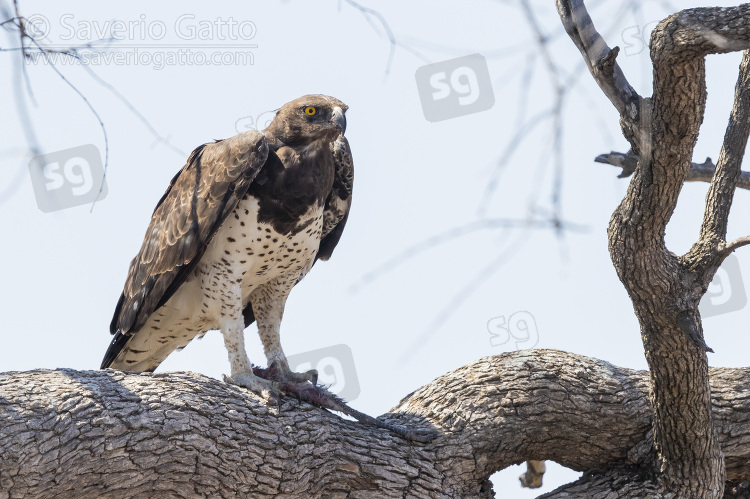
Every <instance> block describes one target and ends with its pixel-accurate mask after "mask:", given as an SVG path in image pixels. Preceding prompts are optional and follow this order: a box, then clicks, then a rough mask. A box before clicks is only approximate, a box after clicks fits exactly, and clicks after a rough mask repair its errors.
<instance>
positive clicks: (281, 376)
mask: <svg viewBox="0 0 750 499" xmlns="http://www.w3.org/2000/svg"><path fill="white" fill-rule="evenodd" d="M269 369H270V370H271V371H273V378H274V379H277V380H278V381H281V382H287V383H305V382H308V381H309V382H310V383H312V384H313V386H318V371H317V370H316V369H310V370H309V371H305V372H302V373H296V372H294V371H292V370H291V369H289V365H288V364H287V363H286V362H279V361H276V360H274V361H273V362H272V363H271V365H270V366H269Z"/></svg>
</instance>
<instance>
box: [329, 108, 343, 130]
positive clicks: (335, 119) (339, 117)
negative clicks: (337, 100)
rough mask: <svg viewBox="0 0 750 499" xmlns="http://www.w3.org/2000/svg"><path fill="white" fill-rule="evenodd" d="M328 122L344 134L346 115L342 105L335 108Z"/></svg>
mask: <svg viewBox="0 0 750 499" xmlns="http://www.w3.org/2000/svg"><path fill="white" fill-rule="evenodd" d="M328 123H330V124H331V125H333V126H335V127H336V128H338V129H339V130H341V133H342V134H343V133H344V132H346V116H344V111H342V110H341V108H340V107H334V108H333V114H332V115H331V120H330V121H329V122H328Z"/></svg>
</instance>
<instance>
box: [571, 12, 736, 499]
mask: <svg viewBox="0 0 750 499" xmlns="http://www.w3.org/2000/svg"><path fill="white" fill-rule="evenodd" d="M557 6H558V12H559V14H560V17H561V18H562V21H563V25H564V26H565V28H566V31H567V32H568V34H569V35H570V37H571V38H572V39H573V41H574V42H575V44H576V45H577V46H578V48H579V50H580V51H581V54H582V55H583V57H584V59H585V60H586V63H587V64H588V67H589V69H590V71H591V74H592V75H593V76H594V78H595V80H596V82H597V83H598V84H599V86H600V87H601V89H602V90H603V91H604V93H605V94H606V95H607V97H608V98H609V99H610V101H611V102H612V104H614V106H615V107H616V108H617V110H618V111H619V112H620V124H621V127H622V131H623V134H624V136H625V138H626V139H627V140H628V141H629V142H630V145H631V148H632V151H631V154H632V155H633V156H635V157H637V158H638V162H637V167H636V168H635V171H634V174H633V177H632V180H631V182H630V186H629V188H628V192H627V194H626V196H625V199H624V200H623V201H622V203H621V204H620V206H619V207H618V208H617V210H615V213H614V214H613V216H612V219H611V221H610V225H609V231H608V232H609V250H610V255H611V257H612V262H613V263H614V266H615V268H616V269H617V273H618V276H619V277H620V280H621V281H622V283H623V285H624V286H625V289H626V290H627V292H628V294H629V295H630V298H631V300H632V302H633V307H634V309H635V314H636V316H637V317H638V320H639V322H640V325H641V336H642V338H643V345H644V349H645V353H646V359H647V361H648V365H649V375H650V376H649V380H650V388H651V389H650V403H651V407H652V408H653V420H652V429H653V443H654V450H655V453H654V456H653V463H652V464H651V465H650V466H649V467H647V468H646V469H645V471H647V472H648V473H646V474H644V473H643V471H644V469H638V470H633V471H632V472H631V473H630V479H629V480H628V483H629V485H628V490H629V491H628V492H627V494H624V496H627V497H646V496H648V494H653V493H657V492H671V493H674V494H676V495H677V497H690V498H694V499H702V498H705V499H709V498H718V497H721V496H722V494H723V491H724V482H725V476H726V475H725V464H724V456H723V455H722V449H721V445H720V441H719V439H718V437H717V434H716V427H715V422H714V421H713V414H712V408H711V391H710V388H709V376H708V359H707V357H706V352H707V351H711V350H710V348H708V347H707V346H706V343H705V341H704V338H703V329H702V325H701V318H700V314H699V312H698V304H699V302H700V299H701V297H702V296H703V295H704V293H705V292H706V289H707V288H708V285H709V283H710V281H711V279H712V278H713V276H714V274H715V273H716V270H717V269H718V267H719V265H720V264H721V262H722V261H723V260H724V258H726V257H727V256H728V255H729V254H730V253H731V252H732V251H734V250H735V249H736V248H738V247H739V246H742V245H745V244H748V243H749V242H750V239H748V238H743V239H741V240H738V241H735V242H732V243H727V242H726V233H727V220H728V217H729V210H730V207H731V204H732V196H733V195H734V191H735V188H736V187H737V182H738V180H739V178H740V173H741V170H740V167H741V162H742V157H743V155H744V151H745V146H746V144H747V137H748V132H749V131H750V53H749V52H747V50H746V51H745V54H744V58H743V61H742V65H741V66H740V71H739V72H740V75H739V80H738V82H737V87H736V92H735V101H734V108H733V110H732V114H731V117H730V121H729V126H728V128H727V132H726V136H725V140H724V144H723V147H722V150H721V154H720V155H719V160H718V161H717V164H716V168H715V171H714V174H713V178H712V183H711V187H710V189H709V193H708V196H707V199H706V207H705V214H704V219H703V226H702V228H701V231H700V235H699V239H698V241H696V243H695V244H694V245H693V247H692V248H691V250H690V251H689V252H688V253H687V254H685V255H682V256H678V255H675V254H674V253H672V252H671V251H669V249H668V248H667V247H666V244H665V242H664V233H665V230H666V226H667V223H668V222H669V220H670V218H671V217H672V213H673V212H674V209H675V207H676V205H677V198H678V196H679V193H680V190H681V188H682V185H683V183H684V182H685V180H686V177H687V174H688V172H689V171H690V169H691V163H692V156H693V149H694V147H695V143H696V141H697V139H698V133H699V130H700V125H701V122H702V121H703V113H704V109H705V103H706V81H705V78H706V76H705V57H706V55H708V54H715V53H726V52H731V51H738V50H745V49H747V48H748V47H750V4H745V5H741V6H738V7H732V8H701V9H689V10H684V11H682V12H679V13H677V14H674V15H672V16H670V17H668V18H666V19H664V20H663V21H662V22H661V23H659V25H658V26H657V27H656V28H655V29H654V31H653V33H652V35H651V60H652V61H653V74H654V76H653V96H652V97H651V98H642V97H641V96H639V95H638V94H637V93H636V91H635V90H634V89H633V88H632V87H631V86H630V84H629V83H628V82H627V80H626V78H625V76H624V75H623V73H622V71H621V70H620V68H619V66H618V65H617V63H616V62H615V58H616V57H617V53H618V49H617V48H615V49H613V50H612V49H610V48H609V47H608V46H607V44H606V43H605V42H604V40H603V39H602V37H601V36H600V35H599V33H597V31H596V29H595V28H594V25H593V23H592V21H591V19H590V17H589V15H588V13H587V12H586V8H585V6H584V4H583V1H582V0H558V2H557ZM626 475H627V474H626ZM592 479H593V480H595V481H596V483H604V482H610V483H615V481H617V480H621V479H622V474H612V473H604V474H602V475H600V476H597V477H594V478H592ZM592 479H590V480H589V481H588V482H587V483H588V484H590V485H591V484H593V483H594V482H593V481H592ZM571 490H572V489H571Z"/></svg>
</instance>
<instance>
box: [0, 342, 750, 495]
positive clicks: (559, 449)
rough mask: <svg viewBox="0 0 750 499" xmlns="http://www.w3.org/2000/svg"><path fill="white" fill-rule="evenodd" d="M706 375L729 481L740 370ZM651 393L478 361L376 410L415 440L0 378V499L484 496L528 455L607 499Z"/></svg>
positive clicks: (557, 367) (238, 406)
mask: <svg viewBox="0 0 750 499" xmlns="http://www.w3.org/2000/svg"><path fill="white" fill-rule="evenodd" d="M711 383H712V385H711V392H712V403H713V406H712V407H713V411H712V414H713V421H714V424H715V429H716V434H717V436H718V440H719V442H720V444H721V446H722V449H723V452H724V459H725V463H726V473H727V477H728V479H731V480H734V481H743V480H750V446H748V445H747V442H748V441H749V440H750V406H749V405H748V402H747V387H748V386H750V369H711ZM648 386H649V378H648V374H647V373H645V372H642V371H634V370H630V369H623V368H619V367H615V366H613V365H611V364H608V363H606V362H603V361H600V360H596V359H591V358H587V357H582V356H577V355H574V354H569V353H565V352H560V351H555V350H529V351H523V352H517V353H512V354H506V355H500V356H496V357H488V358H484V359H480V360H478V361H476V362H474V363H473V364H470V365H468V366H466V367H463V368H460V369H458V370H456V371H454V372H452V373H449V374H446V375H444V376H442V377H440V378H438V379H436V380H435V381H433V382H431V383H430V384H428V385H426V386H424V387H423V388H420V389H419V390H417V391H416V392H414V393H413V394H411V395H409V396H408V397H407V398H406V399H404V400H402V401H401V402H400V403H399V405H398V406H396V407H395V408H394V409H393V410H392V411H390V412H389V413H388V414H386V415H384V416H382V418H384V419H386V420H388V421H390V422H398V423H401V424H409V425H416V426H421V427H423V428H434V429H437V430H438V431H439V432H440V437H438V439H437V440H435V441H433V442H431V443H429V444H416V443H412V442H408V441H406V440H404V439H402V438H401V437H398V436H396V435H394V434H391V433H389V432H388V431H387V430H381V429H378V428H373V427H369V426H364V425H362V424H360V423H357V422H352V421H347V420H343V419H341V418H339V417H338V416H336V415H334V414H331V413H329V412H327V411H325V410H323V409H319V408H316V407H313V406H310V405H308V404H304V403H298V402H296V401H294V400H289V399H284V400H283V405H282V407H281V409H280V410H279V409H278V408H277V407H275V406H268V405H266V404H265V403H264V402H263V401H262V400H260V399H259V398H258V397H256V396H255V395H254V394H252V393H250V392H249V391H247V390H245V389H242V388H237V387H234V386H232V385H228V384H225V383H223V382H220V381H217V380H214V379H210V378H207V377H205V376H201V375H197V374H191V373H171V374H126V373H121V372H117V371H73V370H65V369H62V370H56V371H47V370H37V371H30V372H21V373H6V374H2V375H0V498H11V497H34V498H48V497H76V498H99V497H110V498H118V497H122V498H125V497H127V498H138V497H143V498H145V497H157V496H158V497H180V498H188V497H191V498H192V497H261V498H262V497H305V498H316V497H353V498H354V497H360V498H362V497H373V498H375V497H377V498H387V497H399V498H401V497H423V498H487V497H493V495H494V494H493V491H492V487H491V484H490V482H489V481H488V478H489V477H490V475H491V474H492V473H494V472H495V471H498V470H501V469H503V468H505V467H507V466H509V465H512V464H518V463H521V462H523V461H525V460H527V459H539V460H554V461H557V462H559V463H561V464H562V465H564V466H567V467H570V468H572V469H575V470H580V471H590V472H599V471H603V470H608V471H607V472H604V473H602V474H600V475H591V476H589V477H588V478H584V479H582V481H581V483H579V484H578V486H579V487H581V486H582V485H581V484H585V488H584V490H583V492H581V493H580V494H578V495H575V493H574V489H570V490H571V491H573V492H570V493H569V492H565V493H567V494H568V495H564V494H565V493H563V492H560V493H552V494H550V495H548V496H547V497H594V496H595V494H596V493H599V492H602V493H603V492H604V491H610V493H611V490H612V488H611V487H612V483H611V482H608V481H606V480H604V479H603V478H602V477H605V478H606V477H608V476H610V475H612V476H614V475H616V474H619V473H627V472H628V470H632V469H635V468H638V467H642V466H644V463H648V462H649V459H650V455H651V453H650V450H651V448H652V446H651V441H652V437H651V431H650V429H651V427H652V413H651V410H650V407H649V399H648ZM743 405H744V410H738V408H741V407H743ZM592 477H594V478H592ZM620 479H621V480H622V477H621V478H620ZM626 490H627V488H623V491H626ZM571 493H572V495H571ZM602 497H604V496H602ZM607 497H615V496H612V495H608V496H607ZM618 497H626V495H625V494H623V495H619V496H618ZM630 497H634V496H632V495H631V496H630ZM639 497H646V496H644V495H641V496H639ZM654 497H660V496H658V495H655V496H654Z"/></svg>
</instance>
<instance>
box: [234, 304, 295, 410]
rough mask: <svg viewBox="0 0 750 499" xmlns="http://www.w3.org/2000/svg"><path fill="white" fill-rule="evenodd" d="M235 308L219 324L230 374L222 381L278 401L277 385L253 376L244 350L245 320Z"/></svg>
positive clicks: (278, 390) (240, 310)
mask: <svg viewBox="0 0 750 499" xmlns="http://www.w3.org/2000/svg"><path fill="white" fill-rule="evenodd" d="M238 291H239V290H238ZM236 308H237V310H232V313H231V314H228V316H227V318H226V319H224V320H223V321H222V322H221V334H222V335H223V336H224V346H226V347H227V353H228V355H229V365H230V368H231V372H232V375H231V376H224V381H226V382H228V383H232V384H233V385H238V386H243V387H245V388H248V389H249V390H251V391H253V392H254V393H257V394H258V395H260V396H262V397H264V398H265V399H267V400H270V399H272V398H273V399H277V400H278V398H279V396H278V393H279V392H280V391H281V390H280V388H279V386H278V384H277V383H275V382H273V381H268V380H265V379H263V378H259V377H258V376H256V375H255V374H253V367H252V365H251V364H250V359H249V358H248V356H247V351H246V350H245V320H244V318H243V317H242V308H241V307H239V306H238V307H236Z"/></svg>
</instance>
